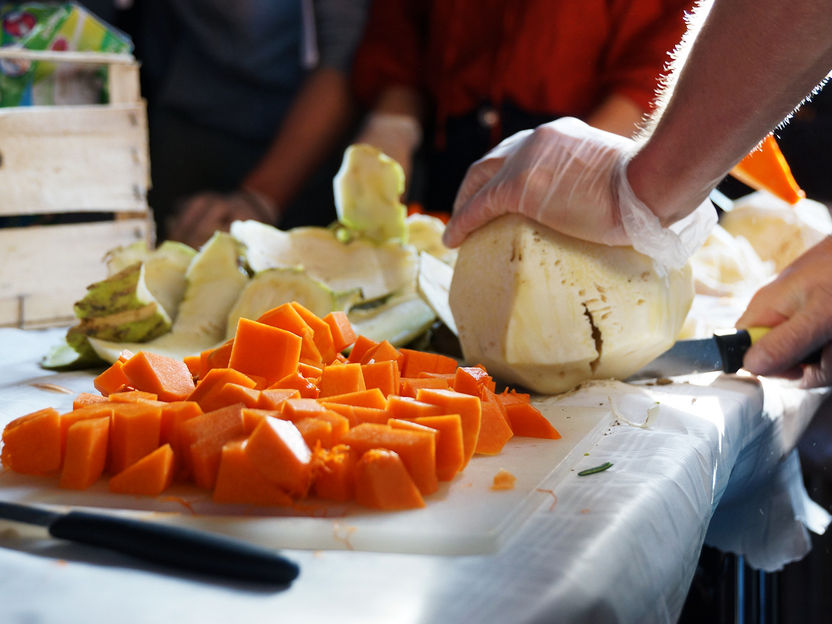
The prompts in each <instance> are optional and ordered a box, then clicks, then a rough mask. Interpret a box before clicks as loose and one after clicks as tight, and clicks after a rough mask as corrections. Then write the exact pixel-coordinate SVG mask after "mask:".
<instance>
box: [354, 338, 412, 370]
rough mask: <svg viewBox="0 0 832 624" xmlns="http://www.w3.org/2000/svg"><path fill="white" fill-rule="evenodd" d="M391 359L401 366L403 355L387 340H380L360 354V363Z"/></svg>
mask: <svg viewBox="0 0 832 624" xmlns="http://www.w3.org/2000/svg"><path fill="white" fill-rule="evenodd" d="M388 360H392V361H394V362H395V363H396V365H397V366H402V364H403V363H404V355H403V354H402V352H401V351H399V350H398V349H397V348H396V347H394V346H393V345H392V344H391V343H390V342H389V341H387V340H382V341H381V342H380V343H378V344H377V345H374V346H372V347H370V348H369V349H367V350H366V351H365V352H364V354H363V355H362V356H361V363H362V364H372V363H373V362H386V361H388Z"/></svg>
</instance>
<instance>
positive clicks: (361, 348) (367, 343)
mask: <svg viewBox="0 0 832 624" xmlns="http://www.w3.org/2000/svg"><path fill="white" fill-rule="evenodd" d="M375 346H378V343H377V342H376V341H375V340H371V339H370V338H367V336H358V337H357V338H356V339H355V343H354V344H353V345H352V349H350V355H349V357H348V358H347V361H349V362H355V363H357V364H361V360H362V359H363V358H364V354H365V353H366V352H367V351H368V350H369V349H372V348H373V347H375Z"/></svg>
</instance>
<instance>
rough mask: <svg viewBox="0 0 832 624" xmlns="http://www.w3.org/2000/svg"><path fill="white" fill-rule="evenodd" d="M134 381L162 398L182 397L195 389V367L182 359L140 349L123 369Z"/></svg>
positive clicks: (181, 398)
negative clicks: (191, 367)
mask: <svg viewBox="0 0 832 624" xmlns="http://www.w3.org/2000/svg"><path fill="white" fill-rule="evenodd" d="M122 370H123V371H124V374H125V375H126V376H127V379H128V380H129V382H130V385H131V386H133V387H134V388H136V389H137V390H144V391H145V392H153V393H155V394H156V396H157V397H158V398H159V400H161V401H182V400H184V399H186V398H187V397H188V396H189V395H190V394H191V393H192V392H193V391H194V380H193V376H192V375H191V371H190V370H188V367H187V366H186V365H185V363H184V362H183V361H181V360H176V359H174V358H172V357H168V356H166V355H159V354H157V353H149V352H147V351H139V352H138V353H137V354H136V355H134V356H133V357H131V358H130V359H129V360H127V362H125V363H124V367H123V369H122Z"/></svg>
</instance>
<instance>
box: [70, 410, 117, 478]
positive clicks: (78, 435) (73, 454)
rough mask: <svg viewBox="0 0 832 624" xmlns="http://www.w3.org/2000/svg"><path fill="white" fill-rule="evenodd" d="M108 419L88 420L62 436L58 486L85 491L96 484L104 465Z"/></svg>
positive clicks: (72, 427) (73, 426)
mask: <svg viewBox="0 0 832 624" xmlns="http://www.w3.org/2000/svg"><path fill="white" fill-rule="evenodd" d="M109 436H110V418H109V417H107V416H105V417H104V418H90V419H87V420H79V421H77V422H75V423H73V424H72V426H71V427H69V429H68V430H67V434H66V452H65V453H64V463H63V467H62V469H61V478H60V480H59V481H58V485H59V487H62V488H65V489H69V490H86V489H87V488H88V487H90V486H91V485H92V484H93V483H95V482H96V481H98V479H99V478H100V477H101V474H102V473H103V472H104V468H105V466H106V464H107V446H108V438H109Z"/></svg>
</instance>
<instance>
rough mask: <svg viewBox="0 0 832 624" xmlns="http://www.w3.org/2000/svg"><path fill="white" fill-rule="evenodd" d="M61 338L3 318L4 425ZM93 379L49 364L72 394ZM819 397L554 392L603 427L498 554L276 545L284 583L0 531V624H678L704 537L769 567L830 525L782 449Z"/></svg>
mask: <svg viewBox="0 0 832 624" xmlns="http://www.w3.org/2000/svg"><path fill="white" fill-rule="evenodd" d="M59 335H60V334H56V333H55V332H54V331H51V332H20V331H16V330H0V345H2V349H0V419H2V421H3V422H2V423H0V424H5V422H7V421H8V420H9V419H10V418H11V417H12V416H14V415H19V414H20V413H24V411H25V410H26V409H27V408H28V407H29V406H32V405H34V404H36V403H37V401H38V400H40V401H42V400H43V399H42V394H41V395H40V397H41V398H40V399H38V398H37V397H38V395H35V394H33V393H34V392H36V389H34V388H32V386H31V385H30V382H31V380H32V379H35V378H37V377H39V376H43V375H44V371H41V370H40V369H38V367H37V360H38V358H39V357H40V355H42V354H43V353H44V352H45V349H46V347H48V346H49V345H50V344H51V342H50V341H54V339H55V336H59ZM91 379H92V377H91V375H89V374H88V373H87V374H85V373H76V374H72V375H61V383H62V385H64V386H66V387H69V388H71V389H72V390H73V391H80V390H81V389H83V388H84V387H91ZM54 396H55V397H56V398H60V396H61V395H54ZM63 396H68V395H63ZM823 396H824V393H823V392H822V391H812V392H810V391H804V390H797V389H795V388H793V387H791V386H789V385H788V384H785V383H782V384H781V383H775V382H770V381H768V380H765V381H762V382H761V381H759V380H756V379H753V378H751V377H735V376H720V375H717V374H712V375H700V376H697V377H692V378H690V379H686V380H677V381H676V383H673V384H670V385H661V386H659V385H640V386H634V385H628V384H624V383H619V382H594V383H592V384H588V385H586V386H584V387H582V388H580V389H579V390H577V391H575V392H572V393H569V394H566V395H563V396H562V397H560V398H559V399H558V401H560V402H562V403H563V404H565V405H581V406H591V407H598V406H606V407H607V408H609V409H610V415H611V418H610V426H609V427H608V428H606V429H605V430H603V431H601V432H599V433H598V434H597V439H596V440H594V443H593V445H591V447H590V450H589V451H588V453H587V454H586V455H584V456H581V457H580V461H578V462H577V463H576V464H575V465H574V466H573V467H572V469H571V470H570V471H569V473H568V475H567V476H566V477H563V478H562V479H561V480H560V481H559V482H557V483H547V484H544V487H542V488H541V489H542V490H551V491H541V492H540V503H539V506H538V507H537V508H536V510H535V511H534V512H533V513H532V514H531V516H530V517H529V519H528V520H527V521H526V522H525V524H523V525H522V526H521V527H520V528H519V529H518V530H517V531H516V533H515V534H514V535H513V536H512V537H511V539H510V540H509V541H508V542H507V543H506V544H504V546H503V547H502V548H501V549H500V550H499V551H498V552H496V553H494V554H490V555H477V556H435V555H403V554H392V553H369V552H358V551H314V552H312V551H301V550H289V551H287V552H286V554H287V555H288V556H290V557H291V558H293V559H295V560H296V561H297V562H299V563H300V565H301V576H300V578H299V579H298V580H297V581H296V582H295V583H294V584H293V585H292V586H291V588H288V589H286V590H281V591H273V590H272V589H270V588H263V587H257V586H251V585H245V584H240V583H225V582H222V581H217V580H215V579H205V578H200V577H198V576H180V575H177V574H175V573H171V572H170V571H167V570H164V569H161V568H157V567H154V566H150V565H143V564H140V563H138V562H136V561H134V560H131V559H128V558H126V557H121V556H119V555H115V554H112V553H106V552H102V551H95V550H94V549H90V548H86V547H83V546H74V545H64V544H59V545H56V544H55V543H54V542H52V541H50V540H46V539H42V538H41V537H38V536H31V535H30V534H28V533H26V532H23V531H17V530H13V531H12V530H10V529H6V531H5V532H3V531H2V530H0V545H2V546H4V547H6V548H4V549H3V550H0V579H3V580H2V581H0V621H20V620H21V618H28V619H27V620H26V621H38V622H66V621H69V620H78V619H79V618H83V621H85V622H88V623H90V624H95V623H97V622H101V623H104V622H111V621H112V617H113V613H118V614H119V616H118V617H119V621H121V622H128V623H129V622H147V621H161V620H162V619H163V618H168V617H170V618H174V617H175V618H177V619H181V618H182V617H184V615H187V619H188V620H193V621H197V620H198V621H201V622H219V621H223V622H225V621H230V620H233V621H246V620H248V621H265V620H271V619H273V618H274V617H280V619H281V620H287V621H288V620H291V619H294V620H295V621H304V622H313V621H321V620H323V619H324V618H327V619H329V618H333V619H335V618H337V621H339V622H353V621H354V622H374V621H384V622H397V623H398V622H404V623H406V622H425V623H428V622H454V621H474V619H475V618H476V619H477V620H479V621H481V622H508V621H510V622H552V621H564V622H673V621H675V620H676V619H677V618H678V616H679V614H680V612H681V609H682V606H683V603H684V600H685V597H686V595H687V590H688V587H689V584H690V581H691V578H692V576H693V572H694V568H695V565H696V562H697V559H698V556H699V552H700V550H701V547H702V544H703V542H704V541H706V540H707V542H708V543H709V544H712V545H714V546H717V547H719V548H722V549H725V550H728V551H731V552H735V553H738V554H742V555H744V556H745V557H746V560H747V561H748V562H749V563H750V564H751V565H754V566H758V567H761V568H763V569H766V570H774V569H777V568H779V567H781V566H782V565H784V564H785V563H787V562H789V561H792V560H794V559H798V558H800V557H802V556H803V555H804V554H805V553H806V552H807V551H808V548H809V542H808V539H807V534H806V531H807V529H812V530H816V531H822V530H823V529H825V527H826V526H827V525H828V523H829V516H828V515H827V514H826V512H825V511H823V510H822V509H820V508H819V507H818V506H817V505H815V504H814V503H813V502H812V501H811V500H810V499H809V497H808V495H807V494H806V491H805V489H804V488H803V484H802V481H801V478H800V472H799V465H798V463H797V459H796V456H795V455H794V454H793V452H792V449H793V447H794V444H795V441H796V439H797V438H798V437H799V436H800V434H801V433H802V431H803V430H804V429H805V427H806V425H807V424H808V422H809V420H810V419H811V416H812V415H813V413H814V411H815V409H816V408H817V406H818V405H819V404H820V402H821V400H822V398H823ZM39 406H40V405H35V407H39ZM606 461H609V462H612V464H613V465H612V467H611V468H610V469H608V470H606V471H604V472H600V473H597V474H593V475H589V476H584V477H580V476H577V473H578V471H580V470H583V469H585V468H589V467H592V466H596V465H598V464H601V463H603V462H606ZM3 526H4V527H7V526H10V525H7V524H4V525H3ZM56 562H60V563H61V565H59V566H58V565H56ZM160 572H161V573H160ZM104 588H106V589H104ZM324 596H326V598H325V599H324ZM149 597H152V600H150V599H148V598H149ZM185 605H187V607H185Z"/></svg>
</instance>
